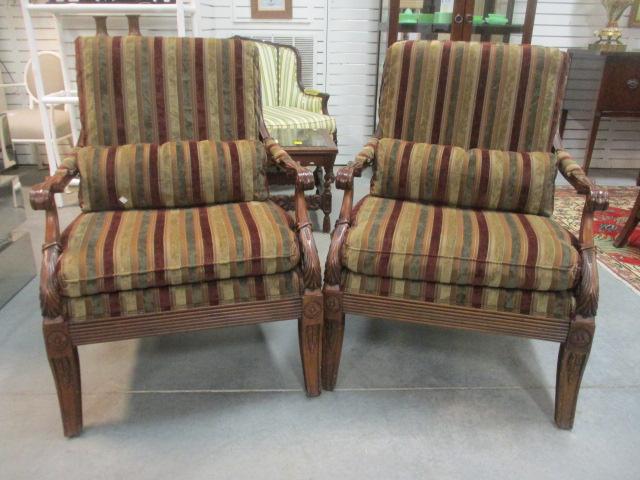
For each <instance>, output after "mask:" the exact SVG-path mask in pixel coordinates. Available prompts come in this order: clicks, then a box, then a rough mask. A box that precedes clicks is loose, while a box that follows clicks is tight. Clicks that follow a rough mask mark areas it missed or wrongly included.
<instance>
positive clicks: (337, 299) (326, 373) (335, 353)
mask: <svg viewBox="0 0 640 480" xmlns="http://www.w3.org/2000/svg"><path fill="white" fill-rule="evenodd" d="M343 337H344V311H343V309H342V292H341V291H340V289H339V287H328V288H325V289H324V328H323V333H322V388H323V389H325V390H333V389H334V388H335V386H336V381H337V379H338V367H339V366H340V354H341V353H342V339H343Z"/></svg>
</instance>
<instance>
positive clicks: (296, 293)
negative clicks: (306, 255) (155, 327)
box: [62, 269, 304, 322]
mask: <svg viewBox="0 0 640 480" xmlns="http://www.w3.org/2000/svg"><path fill="white" fill-rule="evenodd" d="M303 293H304V282H303V279H302V274H301V273H300V272H299V271H298V270H297V269H296V270H291V271H290V272H285V273H275V274H273V275H262V276H257V277H242V278H229V279H226V280H214V281H212V282H199V283H189V284H184V285H171V286H166V287H154V288H145V289H137V290H126V291H121V292H115V293H98V294H96V295H86V296H82V297H75V298H69V297H63V299H62V305H63V315H64V317H65V318H67V319H69V320H71V321H72V322H83V321H91V320H99V319H101V318H108V317H119V316H125V315H141V314H145V313H146V314H148V313H159V312H166V311H179V310H190V309H194V308H201V307H209V306H215V305H225V304H233V303H240V302H253V301H265V300H284V299H289V298H299V297H300V296H301V295H302V294H303Z"/></svg>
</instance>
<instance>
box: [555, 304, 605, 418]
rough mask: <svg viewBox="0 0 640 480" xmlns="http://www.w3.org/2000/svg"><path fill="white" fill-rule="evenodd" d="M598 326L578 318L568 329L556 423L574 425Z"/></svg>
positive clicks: (558, 380) (559, 376)
mask: <svg viewBox="0 0 640 480" xmlns="http://www.w3.org/2000/svg"><path fill="white" fill-rule="evenodd" d="M595 327H596V325H595V322H594V320H593V318H583V317H580V316H578V317H576V319H575V320H573V321H572V323H571V327H570V328H569V334H568V335H567V341H566V342H565V343H563V344H562V345H560V352H559V353H558V370H557V373H556V413H555V420H556V425H558V427H560V428H562V429H565V430H571V428H573V420H574V418H575V414H576V404H577V402H578V392H579V391H580V383H581V382H582V374H583V373H584V369H585V367H586V365H587V360H588V359H589V352H590V351H591V343H592V342H593V334H594V332H595Z"/></svg>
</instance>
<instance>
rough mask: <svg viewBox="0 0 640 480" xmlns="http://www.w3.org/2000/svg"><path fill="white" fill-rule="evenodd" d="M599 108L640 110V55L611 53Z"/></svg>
mask: <svg viewBox="0 0 640 480" xmlns="http://www.w3.org/2000/svg"><path fill="white" fill-rule="evenodd" d="M602 85H603V86H604V87H603V88H601V89H600V97H599V101H598V108H599V110H601V111H604V112H634V111H636V112H637V111H640V57H639V56H638V55H629V54H609V55H607V59H606V62H605V65H604V72H603V74H602Z"/></svg>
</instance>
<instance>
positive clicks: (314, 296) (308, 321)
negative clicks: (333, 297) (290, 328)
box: [298, 290, 323, 397]
mask: <svg viewBox="0 0 640 480" xmlns="http://www.w3.org/2000/svg"><path fill="white" fill-rule="evenodd" d="M322 310H323V308H322V293H321V292H320V291H319V290H316V291H313V292H307V293H305V295H304V297H303V298H302V318H300V319H299V321H298V338H299V339H300V356H301V357H302V370H303V375H304V387H305V389H306V391H307V395H308V396H310V397H316V396H318V395H320V361H321V358H322V321H323V313H322Z"/></svg>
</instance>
